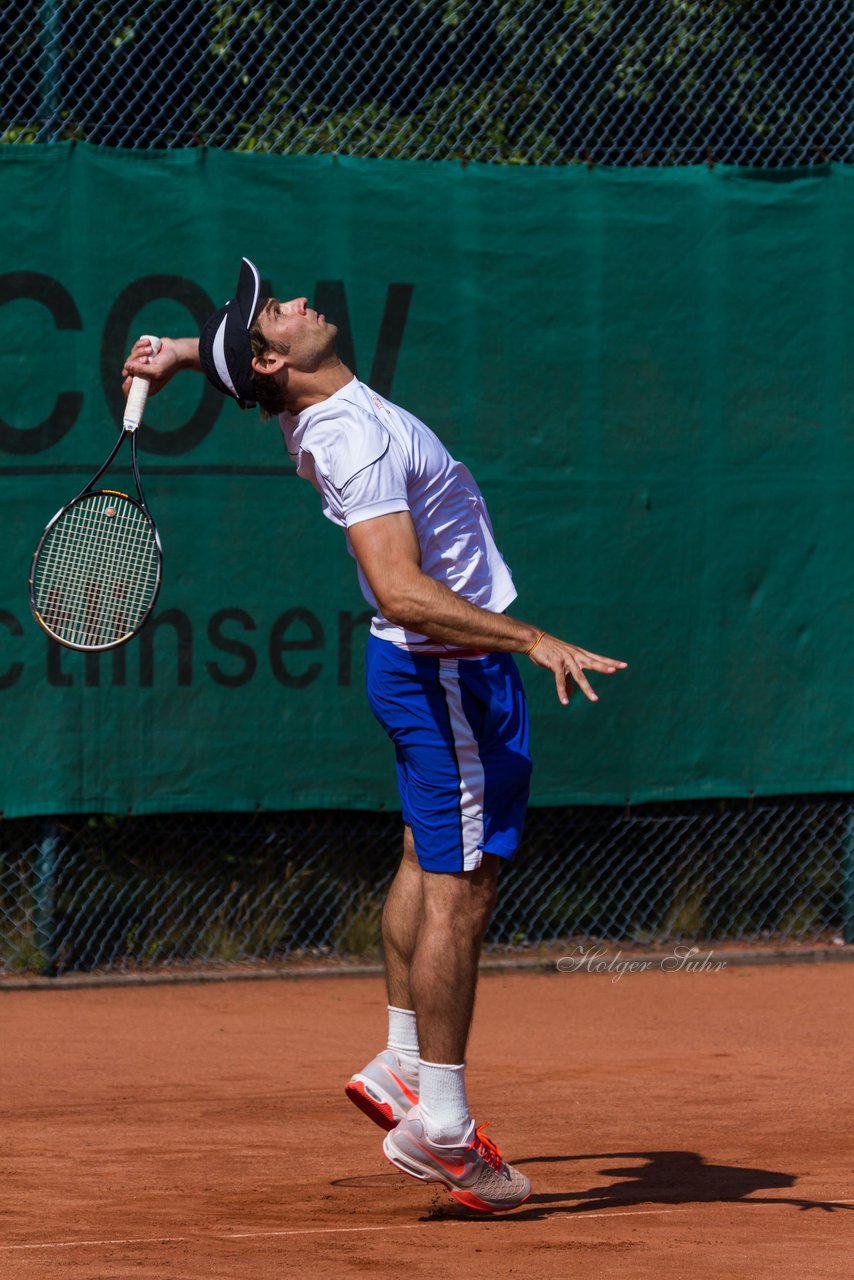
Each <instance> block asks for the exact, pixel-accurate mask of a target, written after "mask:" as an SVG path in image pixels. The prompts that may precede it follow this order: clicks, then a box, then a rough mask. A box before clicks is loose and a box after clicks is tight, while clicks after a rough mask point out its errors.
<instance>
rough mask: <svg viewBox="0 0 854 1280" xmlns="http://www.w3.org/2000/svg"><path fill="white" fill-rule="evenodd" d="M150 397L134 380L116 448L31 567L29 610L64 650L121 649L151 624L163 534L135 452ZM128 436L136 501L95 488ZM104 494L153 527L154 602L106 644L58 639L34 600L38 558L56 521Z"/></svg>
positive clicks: (73, 502)
mask: <svg viewBox="0 0 854 1280" xmlns="http://www.w3.org/2000/svg"><path fill="white" fill-rule="evenodd" d="M150 341H151V343H152V346H153V347H154V352H155V354H156V353H157V351H158V350H159V348H160V341H159V339H157V338H151V339H150ZM147 397H148V380H147V379H146V378H139V377H137V378H134V379H133V382H132V384H131V389H130V392H129V394H128V398H127V404H126V406H125V411H124V415H123V418H122V428H121V431H120V432H119V436H118V439H117V440H116V443H115V444H114V445H113V447H112V449H111V450H110V452H109V455H108V456H107V458H106V459H105V461H104V462H102V464H101V466H100V467H99V468H98V470H97V471H96V472H95V474H94V475H93V476H92V478H91V479H90V480H89V481H88V482H87V483H86V484H85V485H84V487H83V488H82V489H81V490H80V492H79V493H78V494H77V495H76V497H74V498H72V499H71V501H70V502H66V503H65V505H64V506H63V507H60V509H59V511H57V513H56V515H55V516H54V517H53V519H52V520H51V521H50V522H49V523H48V525H47V527H46V529H45V531H44V533H43V534H42V536H41V538H40V539H39V543H38V546H37V547H36V549H35V551H34V553H33V558H32V562H31V565H30V579H29V592H30V609H31V610H32V614H33V617H34V618H35V620H36V622H37V623H38V624H39V626H40V627H41V628H42V630H43V631H44V632H46V634H47V635H49V636H50V638H51V639H52V640H55V641H56V642H57V644H61V645H64V646H65V648H67V649H76V650H78V651H79V652H82V653H102V652H103V651H104V650H107V649H116V648H118V646H119V645H122V644H125V643H126V641H128V640H130V639H132V637H133V636H135V635H136V634H137V633H138V632H139V631H140V630H141V629H142V628H143V627H144V625H145V623H146V622H147V621H148V619H149V617H150V615H151V611H152V609H153V608H154V606H155V604H156V603H157V597H158V595H159V594H160V585H161V582H162V578H163V549H162V547H161V544H160V534H159V532H158V530H157V526H156V524H155V523H154V520H153V518H152V515H151V512H150V511H149V509H148V504H147V502H146V501H145V492H144V490H143V487H142V480H141V479H140V475H139V462H138V460H137V451H136V441H137V430H138V428H139V425H140V423H141V422H142V413H143V409H144V408H145V402H146V399H147ZM127 436H130V441H131V449H130V457H131V472H132V474H133V482H134V484H135V485H136V489H137V493H138V494H139V498H134V497H132V496H131V495H130V494H129V493H124V492H123V491H122V490H121V489H96V488H95V487H94V486H95V485H96V484H97V483H98V481H99V480H100V479H101V476H103V475H104V473H105V472H106V471H108V470H109V468H110V467H111V466H112V463H113V461H114V460H115V457H116V455H117V454H118V452H119V450H120V449H121V447H122V445H123V444H124V442H125V438H126V437H127ZM102 494H103V495H104V496H105V497H108V496H113V495H115V496H116V497H118V498H123V499H124V500H125V501H126V502H130V503H131V504H132V505H133V506H135V507H136V508H137V509H138V510H139V511H141V512H142V514H143V516H144V517H145V519H146V520H147V521H148V524H149V526H150V528H151V532H152V533H153V535H154V544H155V548H156V551H157V556H156V562H155V563H156V569H157V578H156V581H155V584H154V589H153V591H152V594H151V600H150V601H149V603H148V606H147V608H146V610H145V612H144V613H143V614H142V615H141V616H140V617H139V618H138V620H137V621H136V623H135V625H134V626H133V627H132V628H131V630H130V631H127V632H125V633H124V634H123V635H121V636H119V637H118V639H116V640H110V641H108V642H106V643H105V644H77V643H75V642H74V641H73V640H68V639H66V638H65V637H63V636H59V635H57V634H56V632H55V631H53V630H51V628H50V626H49V625H48V624H47V623H46V622H45V620H44V618H43V617H42V615H41V613H40V612H39V610H38V607H37V605H36V599H35V576H36V566H37V564H38V559H39V555H40V554H41V550H42V547H43V546H44V544H45V542H46V540H47V539H48V537H49V536H50V533H51V531H52V530H53V528H54V526H55V525H56V524H57V522H58V521H59V520H60V519H61V518H62V517H63V516H64V515H66V513H67V512H69V511H70V510H71V509H72V508H73V507H75V506H76V505H77V504H78V503H79V502H82V501H83V499H84V498H97V497H99V496H101V495H102Z"/></svg>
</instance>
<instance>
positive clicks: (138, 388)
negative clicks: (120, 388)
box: [122, 333, 161, 431]
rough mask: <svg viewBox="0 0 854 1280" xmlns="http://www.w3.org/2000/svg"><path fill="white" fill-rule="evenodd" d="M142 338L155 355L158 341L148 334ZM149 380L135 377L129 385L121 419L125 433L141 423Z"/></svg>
mask: <svg viewBox="0 0 854 1280" xmlns="http://www.w3.org/2000/svg"><path fill="white" fill-rule="evenodd" d="M142 337H143V338H148V341H149V342H150V343H151V349H152V351H153V352H154V354H155V355H157V353H158V351H159V350H160V346H161V343H160V339H159V338H155V337H154V336H153V335H152V334H150V333H144V334H143V335H142ZM148 388H149V379H148V378H141V377H136V378H134V380H133V382H132V383H131V384H130V391H129V392H128V398H127V401H126V402H125V411H124V415H123V417H122V426H123V427H124V429H125V431H136V429H137V427H138V426H139V424H140V423H141V422H142V414H143V411H144V409H145V402H146V400H147V399H148Z"/></svg>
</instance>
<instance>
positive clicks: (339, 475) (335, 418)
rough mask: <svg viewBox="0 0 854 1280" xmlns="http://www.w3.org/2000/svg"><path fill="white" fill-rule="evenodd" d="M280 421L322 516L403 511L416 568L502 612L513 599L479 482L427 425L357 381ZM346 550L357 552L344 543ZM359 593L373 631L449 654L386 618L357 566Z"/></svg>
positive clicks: (349, 520)
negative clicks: (371, 611) (415, 548)
mask: <svg viewBox="0 0 854 1280" xmlns="http://www.w3.org/2000/svg"><path fill="white" fill-rule="evenodd" d="M279 424H280V426H281V429H282V434H283V436H284V438H285V445H286V447H287V450H288V453H289V454H290V456H291V458H292V459H293V461H294V463H295V464H296V468H297V473H298V474H299V475H301V476H303V477H304V478H305V479H307V480H310V481H311V483H312V484H313V485H314V487H315V488H316V489H317V490H318V492H319V493H320V496H321V498H322V499H323V514H324V515H325V516H326V517H327V518H328V519H329V520H331V521H332V522H333V524H337V525H340V526H341V527H342V528H343V529H345V530H346V529H348V528H351V527H352V526H353V525H355V524H358V523H359V522H360V521H362V520H371V519H373V518H374V516H382V515H387V514H389V513H390V512H393V511H408V512H409V513H410V514H411V516H412V520H413V523H414V524H415V529H416V532H417V534H418V541H419V544H420V547H421V569H422V572H424V573H426V574H428V575H429V576H430V577H431V578H434V579H435V580H436V581H437V582H442V583H444V585H445V586H446V587H449V588H450V590H451V591H454V592H456V593H457V595H461V596H462V597H463V598H464V599H466V600H468V601H470V603H472V604H476V605H479V606H480V607H481V608H482V609H489V610H490V611H491V612H493V613H502V612H503V611H504V610H505V609H506V608H507V606H508V605H509V604H510V602H511V601H512V600H515V598H516V590H515V588H514V586H513V579H512V578H511V576H510V570H509V569H508V568H507V565H506V564H505V563H504V560H503V558H502V556H501V553H500V552H499V550H498V548H497V546H496V545H495V538H494V537H493V533H492V524H491V523H490V519H489V513H488V512H487V510H486V504H485V502H484V500H483V497H482V496H481V493H480V490H479V489H478V487H477V484H476V483H475V480H474V478H473V476H472V474H471V472H470V471H469V470H468V468H467V467H464V466H463V465H462V463H459V462H456V461H455V460H454V459H453V458H452V457H451V455H450V454H449V453H448V451H447V449H446V448H445V446H444V445H443V444H442V442H441V441H440V440H439V439H438V437H437V436H435V435H434V434H433V432H432V431H431V430H430V429H429V427H426V426H425V425H424V423H423V422H419V420H418V419H417V418H415V417H413V416H412V414H410V413H407V412H406V411H405V410H404V409H400V408H398V407H397V405H393V404H390V403H389V401H387V400H384V399H383V398H382V396H379V395H377V393H376V392H375V391H372V390H371V389H370V387H366V386H365V385H364V383H362V382H359V380H358V378H354V379H353V380H352V382H348V383H347V385H346V386H345V387H342V388H341V389H340V391H336V392H335V394H334V395H331V396H329V398H328V399H327V400H322V401H321V402H320V403H319V404H315V405H312V406H311V407H310V408H308V409H304V410H303V412H302V413H300V414H297V415H293V414H290V413H283V414H281V415H280V417H279ZM347 545H348V550H349V551H350V554H351V555H352V554H353V550H352V547H351V546H350V540H349V538H348V539H347ZM359 585H360V587H361V589H362V594H363V595H364V597H365V599H366V600H367V601H368V603H369V604H370V605H372V606H373V607H374V608H375V609H376V610H377V613H376V616H375V617H374V619H373V622H372V624H371V630H372V632H373V633H374V635H377V636H381V637H382V638H383V639H384V640H391V641H393V642H394V643H395V644H399V645H404V646H405V647H407V648H412V649H417V650H418V651H419V652H426V653H448V652H453V646H449V645H443V644H441V643H439V642H438V641H435V640H429V639H428V638H427V637H426V636H422V635H419V634H417V633H416V632H413V631H407V630H405V629H404V628H403V627H399V626H397V625H396V624H395V623H392V622H389V621H388V620H387V619H386V618H384V617H383V616H382V614H381V613H380V611H379V607H378V605H377V602H376V600H375V599H374V596H373V594H372V592H371V589H370V587H369V586H368V583H367V581H366V579H365V576H364V574H363V573H362V571H361V569H359Z"/></svg>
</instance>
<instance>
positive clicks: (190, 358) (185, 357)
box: [173, 338, 202, 373]
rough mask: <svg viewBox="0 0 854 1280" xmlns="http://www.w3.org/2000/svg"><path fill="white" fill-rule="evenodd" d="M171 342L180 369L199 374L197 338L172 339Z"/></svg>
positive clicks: (200, 364) (199, 361)
mask: <svg viewBox="0 0 854 1280" xmlns="http://www.w3.org/2000/svg"><path fill="white" fill-rule="evenodd" d="M173 341H174V343H175V351H176V354H177V356H178V360H179V363H180V367H181V368H182V369H196V370H197V371H198V372H199V373H201V372H202V362H201V360H200V359H199V340H198V338H174V339H173Z"/></svg>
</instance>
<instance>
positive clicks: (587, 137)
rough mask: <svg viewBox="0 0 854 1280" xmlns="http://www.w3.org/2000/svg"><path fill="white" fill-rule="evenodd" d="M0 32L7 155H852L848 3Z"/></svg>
mask: <svg viewBox="0 0 854 1280" xmlns="http://www.w3.org/2000/svg"><path fill="white" fill-rule="evenodd" d="M2 24H3V41H2V44H1V45H0V67H2V83H3V93H2V105H0V111H2V118H1V119H0V136H2V140H3V141H6V142H28V141H34V140H37V141H44V142H50V141H56V140H60V139H67V138H82V139H85V140H87V141H89V142H93V143H97V144H103V145H107V146H122V147H183V146H197V145H203V146H212V147H226V148H234V149H240V150H248V151H275V152H290V153H302V154H305V153H308V152H340V153H344V154H349V155H358V156H377V157H405V158H409V159H423V160H444V159H452V158H454V157H461V158H466V159H470V160H480V161H511V162H516V163H539V164H568V163H577V162H587V163H595V164H608V165H615V164H616V165H637V164H640V165H661V164H698V163H704V162H719V163H725V164H740V165H814V164H820V163H824V162H827V161H831V160H836V161H849V160H850V159H851V133H852V110H851V103H852V99H851V79H852V11H851V5H850V3H848V2H847V0H846V3H842V2H841V0H788V2H787V3H785V4H766V3H757V2H756V0H714V2H713V3H712V2H710V0H604V2H603V0H515V2H514V3H506V2H505V0H352V2H351V3H348V4H346V5H345V4H341V3H339V0H314V2H313V3H300V4H297V3H294V2H293V0H286V2H285V3H263V2H259V0H233V2H230V3H198V2H197V3H191V2H188V0H181V3H178V2H177V0H131V2H130V3H128V2H127V0H125V2H124V3H122V4H117V3H109V2H108V0H101V2H100V3H94V4H93V3H91V0H87V2H86V3H84V0H39V3H31V4H22V5H7V6H5V10H4V14H3V19H2Z"/></svg>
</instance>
